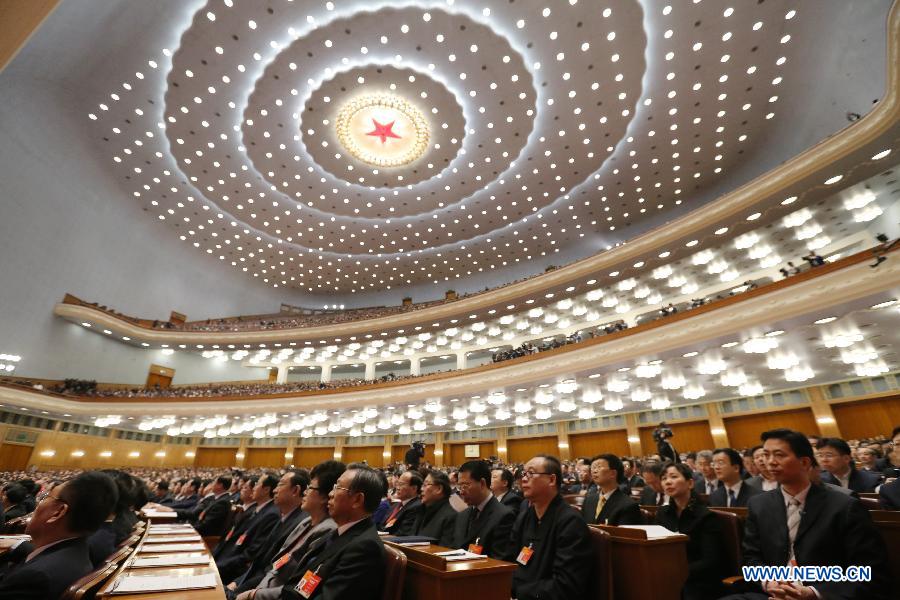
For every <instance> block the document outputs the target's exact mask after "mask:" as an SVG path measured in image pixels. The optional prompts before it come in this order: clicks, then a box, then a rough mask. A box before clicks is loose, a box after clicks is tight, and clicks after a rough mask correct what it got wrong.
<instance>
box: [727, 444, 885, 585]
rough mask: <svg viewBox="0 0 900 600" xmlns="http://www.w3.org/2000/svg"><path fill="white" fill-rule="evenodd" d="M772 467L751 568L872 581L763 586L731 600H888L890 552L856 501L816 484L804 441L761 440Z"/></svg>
mask: <svg viewBox="0 0 900 600" xmlns="http://www.w3.org/2000/svg"><path fill="white" fill-rule="evenodd" d="M761 437H762V441H763V448H764V450H765V456H766V465H767V467H768V469H769V471H770V473H771V474H772V476H773V477H774V478H775V479H776V480H777V481H778V484H779V486H778V488H777V489H774V490H771V491H768V492H763V493H761V494H758V495H756V496H754V497H753V498H751V499H750V502H749V503H748V515H747V523H746V526H745V533H744V555H743V560H744V565H746V566H785V565H796V566H832V565H834V566H840V567H842V568H844V569H845V570H846V568H847V567H849V566H852V565H863V566H869V567H871V569H872V578H871V581H859V582H857V581H840V582H835V581H814V582H813V581H805V582H804V581H765V582H762V584H758V583H754V584H750V582H747V583H748V587H750V588H751V591H749V592H748V593H744V594H740V595H734V596H728V597H727V598H729V599H730V600H737V599H739V598H740V599H747V600H750V599H752V600H762V599H764V598H789V599H796V600H817V599H819V598H824V599H827V598H841V599H848V600H849V599H856V598H858V599H860V600H862V599H864V598H865V599H867V600H869V599H872V600H874V599H885V600H887V598H888V597H890V596H889V595H890V574H889V570H888V569H889V567H888V565H887V562H886V559H885V557H886V555H887V551H886V550H885V547H884V543H883V541H882V538H881V536H880V535H879V533H878V531H877V530H876V529H875V526H874V525H873V524H872V520H871V518H870V517H869V513H868V511H866V510H865V509H864V508H863V507H862V506H861V505H860V504H859V501H858V500H856V499H855V498H852V497H851V496H849V495H846V494H842V493H840V492H836V491H834V490H831V489H829V488H828V487H825V486H822V485H818V484H814V483H812V482H811V481H810V470H811V469H813V468H816V467H817V465H816V459H815V455H814V454H813V449H812V446H811V445H810V443H809V440H807V438H806V436H805V435H803V434H802V433H800V432H798V431H793V430H790V429H773V430H771V431H766V432H764V433H763V434H762V436H761Z"/></svg>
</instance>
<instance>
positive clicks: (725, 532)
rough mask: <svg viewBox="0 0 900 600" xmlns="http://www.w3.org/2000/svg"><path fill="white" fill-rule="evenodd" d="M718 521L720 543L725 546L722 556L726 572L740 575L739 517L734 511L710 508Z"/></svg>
mask: <svg viewBox="0 0 900 600" xmlns="http://www.w3.org/2000/svg"><path fill="white" fill-rule="evenodd" d="M710 512H711V513H713V514H714V515H715V517H716V519H717V520H718V522H719V530H720V532H721V534H722V543H723V546H724V547H725V556H724V557H723V562H724V568H725V569H726V573H730V574H731V575H740V573H741V543H742V542H743V537H744V527H743V523H742V522H741V518H740V517H739V516H737V515H736V514H734V513H730V512H726V511H724V510H716V509H714V508H713V509H711V510H710Z"/></svg>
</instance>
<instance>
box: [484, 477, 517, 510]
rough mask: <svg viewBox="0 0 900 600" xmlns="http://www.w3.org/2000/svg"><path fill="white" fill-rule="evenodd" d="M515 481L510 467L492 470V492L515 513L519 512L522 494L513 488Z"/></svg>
mask: <svg viewBox="0 0 900 600" xmlns="http://www.w3.org/2000/svg"><path fill="white" fill-rule="evenodd" d="M515 481H516V480H515V478H514V477H513V474H512V472H511V471H510V470H509V469H502V468H499V469H494V470H492V471H491V493H492V494H494V498H496V499H497V500H498V501H499V502H500V504H502V505H503V506H506V507H508V508H509V509H510V510H511V511H513V514H518V513H519V507H520V506H521V505H522V496H520V495H519V494H518V492H516V491H515V490H514V489H513V484H514V483H515Z"/></svg>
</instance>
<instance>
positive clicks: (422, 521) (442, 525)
mask: <svg viewBox="0 0 900 600" xmlns="http://www.w3.org/2000/svg"><path fill="white" fill-rule="evenodd" d="M450 494H451V492H450V479H449V478H448V477H447V474H446V473H443V472H441V471H429V473H428V475H426V476H425V483H423V484H422V504H423V505H424V508H423V509H422V510H421V511H420V512H419V515H418V516H417V517H416V522H415V526H414V528H413V535H418V536H424V537H430V538H434V539H435V540H436V542H435V543H437V545H438V546H446V547H448V548H449V547H452V546H453V528H454V526H455V525H456V514H457V513H456V510H454V508H453V507H452V506H450Z"/></svg>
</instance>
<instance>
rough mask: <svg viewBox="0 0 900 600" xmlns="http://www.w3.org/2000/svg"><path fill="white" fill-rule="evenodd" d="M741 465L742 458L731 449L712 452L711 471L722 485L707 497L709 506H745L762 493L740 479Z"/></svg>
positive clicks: (719, 449)
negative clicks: (713, 471)
mask: <svg viewBox="0 0 900 600" xmlns="http://www.w3.org/2000/svg"><path fill="white" fill-rule="evenodd" d="M743 464H744V460H743V458H742V457H741V455H740V454H739V453H738V451H737V450H734V449H733V448H716V449H715V450H713V469H714V470H715V472H716V479H718V480H719V481H720V482H722V485H721V486H720V487H718V488H716V489H715V490H714V491H713V493H712V494H710V495H709V505H710V506H747V502H748V501H749V500H750V498H751V497H753V496H755V495H757V494H760V493H762V490H760V489H758V488H755V487H753V486H750V485H747V482H746V481H744V479H743V478H742V477H741V467H742V465H743Z"/></svg>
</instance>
